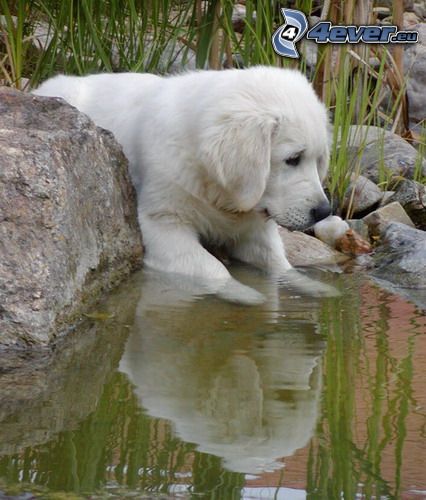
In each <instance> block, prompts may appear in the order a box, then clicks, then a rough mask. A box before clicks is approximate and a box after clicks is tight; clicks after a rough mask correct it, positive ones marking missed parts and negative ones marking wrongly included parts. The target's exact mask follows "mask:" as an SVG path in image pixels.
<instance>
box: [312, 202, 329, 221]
mask: <svg viewBox="0 0 426 500" xmlns="http://www.w3.org/2000/svg"><path fill="white" fill-rule="evenodd" d="M311 214H312V217H313V219H314V221H315V222H319V221H320V220H323V219H325V218H326V217H328V216H329V215H330V214H331V206H330V203H329V202H328V201H323V202H322V203H321V204H320V205H318V206H316V207H315V208H313V209H312V210H311Z"/></svg>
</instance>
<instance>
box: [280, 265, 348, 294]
mask: <svg viewBox="0 0 426 500" xmlns="http://www.w3.org/2000/svg"><path fill="white" fill-rule="evenodd" d="M281 284H282V285H287V286H289V287H290V288H292V289H293V290H295V291H296V292H299V293H301V294H302V295H308V296H310V297H339V296H340V292H339V291H338V290H337V288H335V287H334V286H332V285H329V284H327V283H323V282H322V281H318V280H314V279H312V278H309V277H308V276H306V275H304V274H303V273H301V272H299V271H297V270H296V269H291V270H290V271H288V272H287V273H286V274H285V276H283V277H282V279H281Z"/></svg>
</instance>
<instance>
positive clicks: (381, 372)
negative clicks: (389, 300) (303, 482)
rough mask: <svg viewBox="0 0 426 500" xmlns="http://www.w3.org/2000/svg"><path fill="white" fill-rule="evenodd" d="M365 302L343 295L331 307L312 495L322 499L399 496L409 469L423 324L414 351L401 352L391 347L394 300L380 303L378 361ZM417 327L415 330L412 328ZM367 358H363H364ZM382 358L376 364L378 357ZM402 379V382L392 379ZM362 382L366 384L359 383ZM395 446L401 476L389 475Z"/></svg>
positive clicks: (311, 466) (411, 342)
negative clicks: (363, 428) (405, 466)
mask: <svg viewBox="0 0 426 500" xmlns="http://www.w3.org/2000/svg"><path fill="white" fill-rule="evenodd" d="M359 311H360V309H359V307H356V306H355V304H353V303H352V304H350V306H349V307H347V305H346V307H345V304H341V303H339V301H335V302H333V303H329V304H328V306H327V308H325V310H324V317H323V320H324V323H323V324H324V326H325V328H326V329H327V331H328V348H327V353H326V356H325V365H326V367H325V370H324V392H323V400H322V416H321V418H320V421H319V423H318V429H317V438H316V439H315V440H314V441H313V443H312V444H311V447H310V453H309V460H308V487H307V489H308V497H309V498H318V499H323V498H327V499H334V498H347V499H352V498H355V497H356V495H357V494H362V497H363V498H374V497H376V498H382V497H385V498H399V496H400V494H401V486H402V485H401V469H402V459H403V447H404V441H405V438H406V419H407V416H408V414H409V407H410V405H411V406H412V407H415V401H413V397H412V389H411V384H412V380H413V363H412V361H413V353H414V347H415V336H416V332H415V324H414V327H413V330H412V332H410V334H409V335H407V356H406V357H405V358H403V359H402V360H398V359H396V358H395V357H394V356H392V355H391V353H390V346H389V337H388V332H389V322H388V320H389V317H390V310H389V307H388V306H387V305H386V303H383V304H381V305H380V307H379V312H380V318H379V320H378V321H377V322H376V323H375V324H374V326H373V328H374V331H373V332H372V334H373V335H374V336H375V338H376V351H375V352H376V358H375V360H374V361H373V362H372V361H371V353H370V357H369V355H368V353H367V344H366V342H365V339H364V335H366V333H367V332H363V331H362V325H361V323H360V316H359ZM407 333H409V332H407ZM360 360H362V361H361V362H360ZM373 363H374V365H373ZM363 379H365V380H364V381H363V383H362V387H363V388H365V389H364V391H365V395H364V398H363V401H362V403H363V404H365V405H366V413H367V412H368V411H369V412H370V413H369V416H368V419H367V437H366V439H365V442H364V444H363V445H361V446H359V445H358V444H357V442H356V440H357V437H358V436H356V435H355V432H356V427H357V423H358V420H359V419H360V418H362V419H364V418H365V416H364V415H362V414H361V412H362V411H363V409H362V408H360V409H359V415H358V408H357V405H356V403H358V404H359V401H360V399H359V398H358V401H357V402H355V391H356V385H355V381H357V382H358V381H359V380H363ZM392 380H395V382H394V387H392V386H391V385H390V382H391V381H392ZM358 390H359V389H358ZM389 447H393V453H394V457H395V470H394V473H393V475H392V479H393V480H394V481H393V484H389V483H388V481H387V480H386V479H384V477H383V471H382V470H381V469H382V461H383V459H384V454H385V451H388V452H389Z"/></svg>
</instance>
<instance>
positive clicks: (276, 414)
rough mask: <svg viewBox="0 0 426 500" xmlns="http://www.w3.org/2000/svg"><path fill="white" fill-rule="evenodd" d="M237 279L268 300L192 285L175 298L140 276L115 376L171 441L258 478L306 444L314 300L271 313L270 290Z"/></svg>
mask: <svg viewBox="0 0 426 500" xmlns="http://www.w3.org/2000/svg"><path fill="white" fill-rule="evenodd" d="M247 276H248V278H249V280H250V279H252V280H254V279H255V280H256V285H257V286H258V287H259V288H260V289H261V291H262V293H264V294H265V295H266V296H268V297H271V300H270V301H267V302H266V303H265V304H263V305H259V306H252V307H249V308H248V307H241V306H237V305H233V304H230V303H227V302H224V301H221V300H219V299H217V298H214V297H212V298H207V299H206V298H203V299H198V298H197V293H196V291H195V290H194V283H192V284H191V283H189V282H188V283H184V282H182V281H181V282H180V290H178V289H177V288H178V287H177V286H176V283H170V279H171V278H170V275H162V274H159V273H158V274H157V273H151V274H149V273H146V275H145V280H144V283H143V285H142V298H141V300H140V302H139V304H138V309H137V313H136V319H135V323H134V326H133V328H132V332H131V334H130V336H129V339H128V342H127V345H126V349H125V353H124V355H123V358H122V361H121V364H120V369H121V371H123V372H125V373H126V374H127V375H128V377H129V379H130V381H131V382H132V383H133V385H134V386H135V388H134V390H135V393H136V394H137V396H138V397H139V399H140V402H141V405H142V406H143V407H144V408H145V409H146V410H147V411H148V413H149V414H150V415H152V416H154V417H159V418H165V419H168V420H170V421H171V422H172V423H173V425H174V429H175V432H176V434H177V436H179V438H181V439H182V440H184V441H188V442H191V443H195V444H196V445H197V448H198V450H199V451H201V452H204V453H210V454H213V455H215V456H218V457H221V458H223V465H224V466H225V467H226V468H227V469H229V470H231V471H235V472H245V473H260V472H264V471H270V470H274V469H277V468H279V467H282V465H283V464H282V462H280V461H278V459H279V458H280V457H284V456H289V455H291V454H293V453H294V452H295V451H296V450H297V449H298V448H301V447H303V446H305V445H306V444H307V442H308V441H309V439H310V437H311V436H312V433H313V430H314V427H315V422H316V419H317V414H318V399H319V393H320V372H321V360H320V358H321V353H322V350H323V347H324V342H323V340H322V339H321V336H320V335H319V333H318V323H317V320H316V316H317V314H318V308H319V302H318V301H315V299H312V298H310V299H303V300H302V299H300V298H299V299H291V298H287V299H286V300H285V299H284V300H283V299H282V297H281V306H280V308H279V309H277V300H276V299H277V297H276V295H275V294H276V290H277V289H276V287H274V286H273V283H271V282H270V281H267V280H265V279H263V280H260V278H259V276H254V275H253V274H251V275H246V276H245V277H246V281H247ZM249 284H252V283H249ZM199 293H200V295H201V294H202V293H203V290H199ZM306 311H309V312H306Z"/></svg>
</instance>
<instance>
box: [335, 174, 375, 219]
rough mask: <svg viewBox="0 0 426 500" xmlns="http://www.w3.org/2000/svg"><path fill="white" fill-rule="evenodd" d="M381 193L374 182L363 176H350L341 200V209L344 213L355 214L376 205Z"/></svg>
mask: <svg viewBox="0 0 426 500" xmlns="http://www.w3.org/2000/svg"><path fill="white" fill-rule="evenodd" d="M382 198H383V192H382V190H381V189H379V188H378V187H377V186H376V184H374V182H372V181H370V179H367V177H364V176H363V175H358V176H352V179H351V182H350V184H349V186H348V189H347V190H346V193H345V196H344V198H343V203H342V208H343V210H344V212H345V213H348V212H349V213H350V214H357V213H359V212H364V211H365V210H368V209H369V208H371V207H373V206H375V205H378V204H379V203H380V201H381V200H382Z"/></svg>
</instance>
